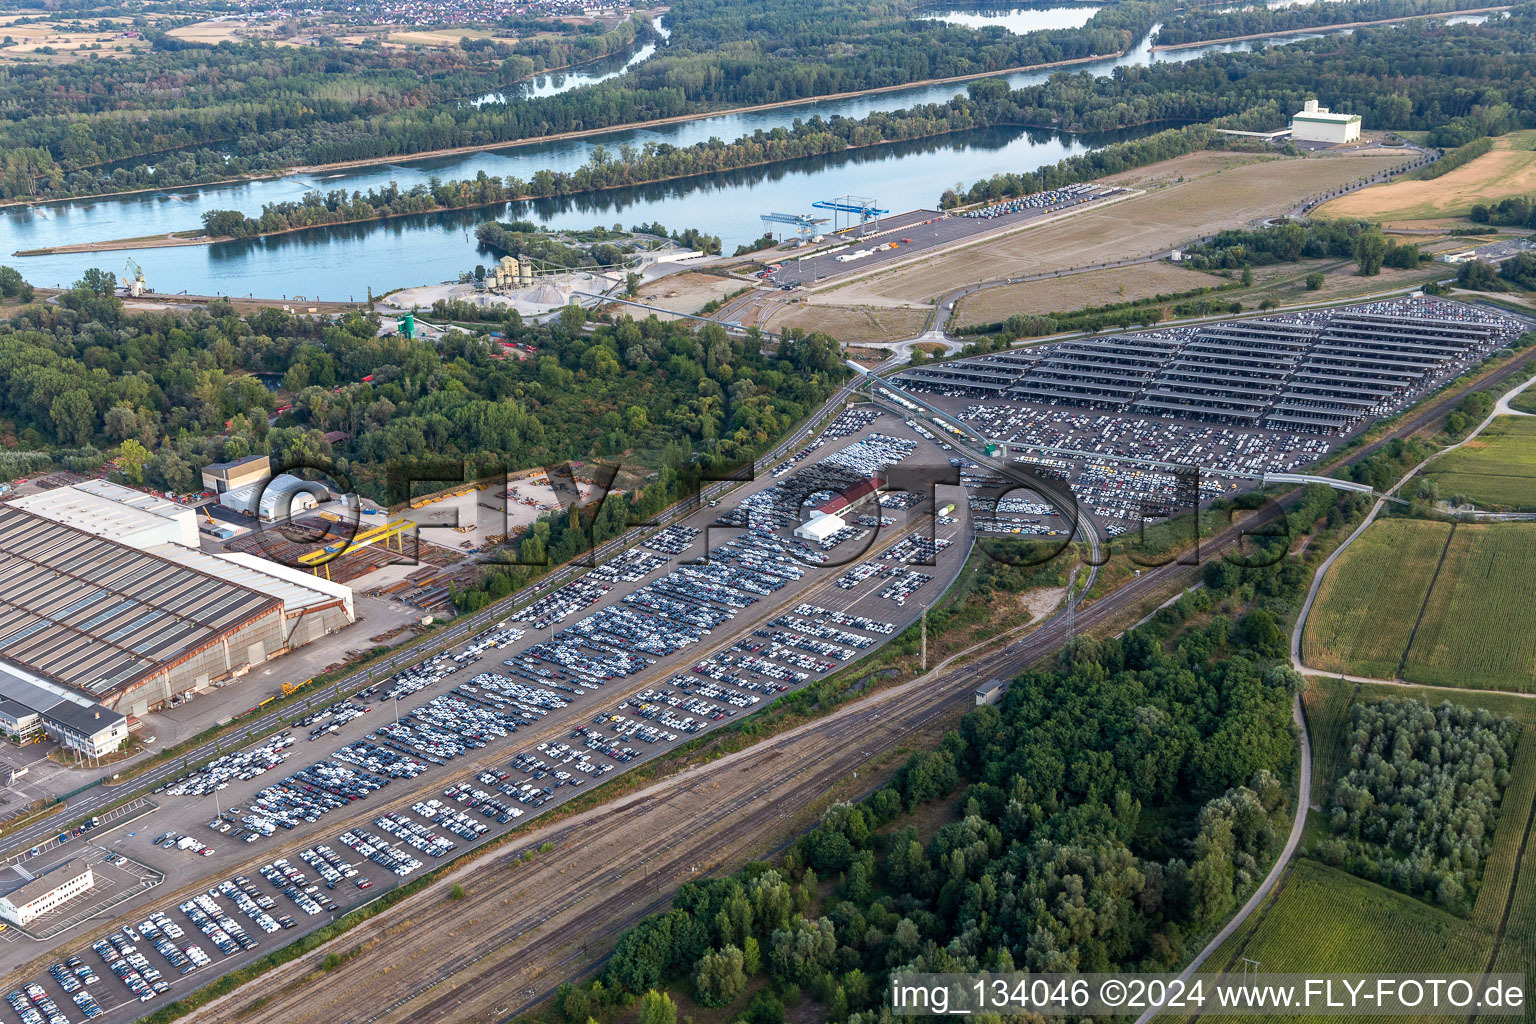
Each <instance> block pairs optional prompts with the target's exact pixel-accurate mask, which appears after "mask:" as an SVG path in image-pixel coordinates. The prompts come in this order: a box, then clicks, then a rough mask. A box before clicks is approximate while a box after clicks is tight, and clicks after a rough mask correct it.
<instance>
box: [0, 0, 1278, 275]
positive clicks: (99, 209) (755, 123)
mask: <svg viewBox="0 0 1536 1024" xmlns="http://www.w3.org/2000/svg"><path fill="white" fill-rule="evenodd" d="M1019 10H1021V9H1019V8H1009V9H1004V8H999V9H998V14H999V15H1000V16H1004V17H1010V18H1017V16H1018V11H1019ZM1022 10H1027V9H1022ZM1047 10H1048V9H1047ZM1154 32H1155V29H1154ZM1277 41H1292V39H1291V38H1287V39H1284V40H1277ZM1264 42H1266V41H1262V40H1261V41H1257V43H1255V42H1244V43H1236V44H1225V45H1221V46H1211V47H1191V48H1189V49H1186V50H1174V51H1170V52H1167V53H1160V54H1155V55H1154V54H1152V53H1151V52H1150V47H1149V43H1148V40H1147V39H1143V40H1141V42H1140V43H1138V44H1137V46H1136V47H1134V48H1133V49H1132V50H1131V51H1130V52H1128V53H1126V54H1124V55H1123V56H1121V57H1118V58H1114V59H1109V60H1103V61H1097V62H1094V63H1092V64H1087V65H1083V68H1084V69H1085V70H1091V71H1093V72H1094V73H1096V74H1107V73H1108V72H1109V71H1111V70H1112V69H1113V68H1114V67H1116V66H1119V65H1131V64H1138V65H1139V64H1148V63H1150V62H1152V61H1153V60H1158V61H1189V60H1195V59H1197V58H1199V57H1200V56H1202V55H1203V54H1205V53H1208V52H1216V51H1223V52H1230V51H1233V50H1245V49H1250V48H1252V47H1253V46H1254V45H1262V43H1264ZM636 56H638V53H637V54H636ZM631 60H633V58H631ZM1047 76H1048V72H1043V71H1041V72H1021V73H1017V74H1013V75H1008V76H1004V77H1006V79H1007V81H1008V82H1009V83H1010V84H1011V85H1012V86H1014V87H1015V88H1017V87H1020V86H1023V85H1029V84H1035V83H1038V82H1041V81H1044V80H1045V79H1046V78H1047ZM961 88H963V86H959V85H943V86H915V87H913V88H910V89H902V90H898V91H894V92H886V93H878V94H874V95H869V96H860V97H854V98H850V99H844V100H836V101H828V102H822V103H815V104H806V105H804V106H796V107H788V108H779V109H775V110H765V111H759V112H752V113H743V114H731V115H724V116H719V117H711V118H705V119H702V120H698V121H690V122H686V123H682V124H674V125H667V126H663V127H660V128H655V129H646V130H635V129H627V130H620V131H615V132H610V133H607V134H604V135H602V136H598V137H592V138H586V139H574V140H567V141H562V142H551V143H540V144H536V145H527V146H517V147H511V148H507V149H501V150H494V151H487V152H479V153H470V154H464V155H461V156H454V157H443V158H438V159H431V160H402V161H400V162H398V163H394V164H388V165H378V166H373V167H364V168H358V169H355V170H350V171H345V172H339V173H332V174H319V175H289V176H286V177H283V178H280V179H274V180H266V181H255V182H245V183H241V184H237V185H225V186H208V187H203V188H191V189H181V190H175V191H171V192H163V193H148V194H144V195H137V196H127V197H122V198H115V199H106V200H82V201H76V202H70V203H60V204H55V205H50V206H45V207H17V208H12V209H8V210H6V211H5V215H4V216H3V217H0V253H4V254H9V253H11V252H14V251H15V250H18V249H35V248H42V247H45V246H51V245H67V244H76V243H82V242H91V241H103V240H108V239H114V238H134V237H139V236H144V235H152V234H158V233H169V232H174V231H182V230H187V229H192V228H197V227H199V226H201V218H202V214H203V212H204V211H206V210H211V209H238V210H241V211H242V212H245V213H247V214H251V215H255V214H258V213H259V212H260V210H261V207H262V205H263V204H264V203H271V202H278V201H282V200H291V199H298V198H299V197H301V196H302V195H303V194H304V193H305V192H307V191H310V190H312V189H322V190H327V189H333V188H346V189H349V190H350V189H359V190H363V191H366V190H367V189H369V188H370V187H374V186H382V185H385V184H387V183H389V182H391V181H394V182H397V183H398V184H399V185H400V186H401V187H402V188H409V187H411V186H413V185H415V184H417V183H418V182H425V181H427V180H428V179H429V178H430V177H433V176H436V177H439V178H442V179H445V180H446V179H453V178H469V177H474V176H475V175H476V174H477V173H479V172H480V171H482V170H483V171H485V172H486V173H487V174H493V175H501V176H504V177H505V176H509V175H511V176H517V177H520V178H523V179H525V180H526V179H529V178H531V177H532V176H533V174H534V172H536V171H538V170H540V169H542V168H549V169H551V170H573V169H575V168H577V167H579V166H581V165H582V164H583V163H585V162H586V161H587V159H588V156H589V154H590V153H591V151H592V148H593V146H595V145H598V144H601V145H603V146H605V147H607V148H608V149H609V150H610V151H614V150H617V148H618V147H619V146H621V145H623V144H626V143H628V144H631V145H637V146H638V145H642V144H644V143H645V142H647V141H655V142H665V143H670V144H672V145H674V146H688V145H691V144H693V143H695V142H702V141H705V140H708V139H709V138H711V137H715V138H720V139H724V140H730V139H734V138H737V137H739V136H741V135H746V134H750V133H751V132H753V131H756V130H758V129H763V130H771V129H772V128H774V127H777V126H780V125H788V124H790V123H792V122H793V121H794V119H796V118H804V117H808V116H811V115H812V114H820V115H822V116H831V115H834V114H841V115H844V116H846V117H855V118H857V117H864V116H866V115H867V114H869V113H872V112H874V111H877V110H897V109H900V108H903V107H908V106H911V105H913V104H918V103H934V102H941V101H943V100H947V99H948V98H949V97H951V96H953V95H954V94H955V93H956V92H957V91H959V90H960V89H961ZM1151 130H1155V129H1148V131H1151ZM1135 134H1140V133H1135V132H1132V133H1124V134H1117V135H1114V136H1110V137H1105V138H1093V137H1087V136H1074V135H1067V134H1062V133H1055V132H1037V131H1025V130H1021V129H988V130H983V131H975V132H965V133H959V134H955V135H947V136H942V137H940V138H938V139H932V140H925V141H921V142H914V143H906V144H900V145H891V146H880V147H876V148H873V149H869V150H858V151H852V152H847V153H840V154H835V155H832V156H828V157H821V158H814V159H808V160H801V161H794V162H791V163H787V164H779V165H775V166H773V167H768V168H757V169H748V170H743V171H737V172H731V173H726V174H717V175H709V176H700V177H695V178H687V179H682V180H679V181H674V182H668V183H665V184H662V185H658V186H651V187H641V188H632V189H622V190H614V191H610V192H599V193H591V194H587V195H582V196H573V197H567V198H561V199H555V200H531V201H525V202H519V203H513V204H508V205H507V206H503V207H492V208H485V209H479V210H472V211H464V212H460V213H453V214H429V215H424V216H420V217H408V218H400V219H396V220H390V221H380V222H369V223H366V224H358V225H347V226H340V227H323V228H314V229H310V230H306V231H302V232H296V233H294V234H289V235H279V236H275V237H272V238H266V239H257V240H254V241H241V242H227V243H221V244H217V245H209V246H187V247H181V248H166V249H146V250H139V251H134V252H127V253H125V252H105V253H100V254H92V253H67V254H62V255H57V256H35V257H12V258H8V259H7V262H9V263H10V264H12V265H13V266H16V267H17V268H18V269H19V270H20V271H21V272H22V274H23V276H24V277H26V279H27V280H29V281H31V282H32V283H33V284H36V285H41V286H55V285H62V284H68V283H69V282H71V281H73V280H75V279H77V278H78V277H79V276H80V274H81V272H82V271H84V270H85V269H87V268H89V267H95V266H99V267H103V268H106V269H109V270H112V271H114V272H118V271H120V270H121V268H122V267H123V266H124V262H125V260H126V259H127V258H128V257H129V256H131V257H133V259H134V260H136V261H137V262H138V263H140V264H141V265H142V266H143V267H144V271H145V275H146V277H147V279H148V281H149V284H150V287H152V288H154V289H155V290H156V291H158V292H161V293H174V292H181V291H188V292H191V293H193V294H215V293H218V294H227V295H237V296H245V295H256V296H260V297H264V298H279V297H287V296H291V295H295V294H301V295H304V296H306V297H307V298H308V299H311V300H314V299H317V298H318V299H325V300H348V299H355V298H359V297H361V296H363V295H364V294H366V292H367V290H368V288H369V287H370V286H371V287H372V288H373V289H374V291H375V292H379V291H385V290H388V289H391V288H397V287H402V286H407V285H415V284H425V283H430V282H435V281H441V280H451V279H454V278H456V277H457V276H458V273H459V272H460V271H462V270H467V269H471V268H473V266H474V265H475V264H476V263H484V262H488V261H489V257H488V256H487V255H486V254H485V253H483V252H481V251H480V250H479V248H478V246H477V244H476V242H475V240H474V225H475V224H478V223H480V222H482V221H485V220H490V219H508V218H510V217H519V218H528V219H532V220H535V221H538V222H540V223H543V224H546V225H548V226H551V227H558V228H582V227H591V226H593V225H594V224H605V225H610V224H615V223H617V224H622V225H623V226H625V227H629V226H631V225H634V224H640V223H652V222H655V221H660V222H661V223H662V224H665V225H667V226H668V227H670V228H682V227H700V228H702V229H704V230H707V231H708V232H709V233H711V234H716V235H719V236H720V237H721V239H722V241H723V242H724V245H725V251H726V252H730V251H732V250H733V249H734V248H735V247H736V246H737V245H738V244H740V243H742V242H747V241H750V240H752V239H755V238H757V237H758V236H759V235H761V234H762V232H763V224H762V222H761V221H760V219H759V215H760V214H763V213H769V212H784V213H803V212H809V211H810V204H811V203H812V202H813V201H815V200H817V199H824V198H830V197H834V196H838V195H842V194H845V193H856V194H860V195H868V196H874V197H876V198H877V199H878V201H879V203H880V205H881V206H882V207H885V208H887V209H890V210H892V211H897V212H899V211H904V210H910V209H916V208H920V207H925V206H926V207H932V206H933V204H935V203H936V202H937V201H938V197H939V194H940V193H941V192H942V191H943V190H944V189H945V188H947V187H949V186H951V185H953V184H954V183H956V182H957V181H964V182H967V183H969V182H971V181H974V180H976V179H978V178H983V177H987V176H989V175H992V174H995V173H1000V172H1005V171H1020V170H1032V169H1034V168H1037V167H1042V166H1045V165H1047V164H1051V163H1055V162H1056V161H1058V160H1061V159H1063V158H1064V157H1067V156H1071V155H1073V154H1075V153H1082V152H1086V151H1088V150H1090V149H1092V148H1094V147H1096V146H1101V145H1105V144H1108V143H1109V142H1111V141H1115V140H1116V139H1118V138H1124V137H1130V136H1132V135H1135Z"/></svg>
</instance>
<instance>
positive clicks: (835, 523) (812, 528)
mask: <svg viewBox="0 0 1536 1024" xmlns="http://www.w3.org/2000/svg"><path fill="white" fill-rule="evenodd" d="M847 525H848V524H847V523H845V522H843V519H842V516H834V515H828V514H827V513H825V512H812V513H811V518H809V519H807V520H806V521H805V522H803V523H801V524H800V525H799V526H797V527H795V536H796V537H799V538H800V539H801V540H808V541H810V542H811V543H812V544H820V543H821V542H822V541H824V540H826V539H827V538H828V537H830V536H832V535H833V534H834V533H836V532H837V531H838V530H841V529H842V528H843V527H844V526H847Z"/></svg>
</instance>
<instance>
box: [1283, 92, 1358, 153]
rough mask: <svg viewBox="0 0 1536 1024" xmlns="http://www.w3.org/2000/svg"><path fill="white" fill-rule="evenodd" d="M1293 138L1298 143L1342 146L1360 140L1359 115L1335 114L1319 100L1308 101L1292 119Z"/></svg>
mask: <svg viewBox="0 0 1536 1024" xmlns="http://www.w3.org/2000/svg"><path fill="white" fill-rule="evenodd" d="M1291 138H1292V139H1294V140H1295V141H1297V142H1326V143H1330V144H1332V145H1342V144H1344V143H1346V142H1354V141H1356V140H1357V139H1359V138H1360V115H1359V114H1335V113H1333V112H1332V111H1330V110H1329V109H1328V108H1327V107H1320V106H1318V105H1317V100H1307V102H1306V103H1305V104H1303V105H1302V108H1301V113H1299V114H1296V115H1295V116H1294V117H1292V118H1291Z"/></svg>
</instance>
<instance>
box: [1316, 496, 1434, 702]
mask: <svg viewBox="0 0 1536 1024" xmlns="http://www.w3.org/2000/svg"><path fill="white" fill-rule="evenodd" d="M1450 532H1451V527H1450V526H1449V525H1447V524H1445V523H1430V522H1421V521H1417V520H1406V519H1405V520H1389V521H1384V522H1379V523H1373V524H1371V526H1370V527H1369V528H1367V529H1366V531H1365V533H1363V534H1361V535H1360V537H1359V539H1358V540H1356V541H1355V542H1354V543H1353V544H1351V545H1350V546H1349V548H1348V549H1347V550H1346V551H1345V552H1344V553H1343V554H1342V555H1340V556H1339V560H1338V561H1337V562H1335V563H1334V565H1333V568H1331V569H1330V570H1328V575H1327V576H1325V577H1323V584H1322V586H1321V587H1319V588H1318V592H1317V601H1316V602H1315V603H1314V604H1313V606H1312V613H1311V614H1310V615H1309V616H1307V625H1306V629H1305V630H1303V632H1302V637H1301V642H1302V647H1301V649H1302V654H1303V660H1304V661H1305V662H1306V663H1307V664H1308V665H1310V666H1312V667H1313V668H1320V669H1324V670H1326V671H1329V672H1347V673H1349V674H1351V675H1364V676H1372V677H1374V678H1377V679H1394V678H1396V677H1397V670H1398V666H1399V665H1400V664H1401V663H1402V660H1403V651H1404V650H1405V649H1406V648H1407V647H1408V638H1409V636H1410V635H1411V634H1412V633H1413V624H1414V623H1415V622H1416V621H1418V617H1419V609H1420V608H1422V607H1423V606H1424V598H1425V596H1426V595H1427V594H1428V593H1429V584H1430V581H1431V580H1432V579H1433V578H1434V575H1435V566H1436V565H1438V564H1439V562H1440V553H1441V552H1442V551H1443V550H1444V549H1445V541H1446V537H1447V536H1449V534H1450Z"/></svg>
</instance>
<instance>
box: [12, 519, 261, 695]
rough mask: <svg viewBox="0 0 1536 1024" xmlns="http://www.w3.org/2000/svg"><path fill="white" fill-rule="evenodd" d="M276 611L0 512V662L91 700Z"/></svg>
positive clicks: (207, 580) (230, 589) (115, 546)
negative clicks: (80, 692) (63, 684)
mask: <svg viewBox="0 0 1536 1024" xmlns="http://www.w3.org/2000/svg"><path fill="white" fill-rule="evenodd" d="M278 604H279V600H278V599H277V598H274V597H271V596H269V595H265V594H260V593H257V592H256V591H253V590H250V589H248V588H245V587H242V586H239V585H237V584H234V583H231V582H228V581H226V580H223V579H218V578H216V577H214V576H210V575H207V574H205V573H202V572H198V571H196V570H194V569H191V568H188V567H186V566H184V565H179V564H177V563H175V562H171V561H168V560H166V559H164V558H161V557H159V556H156V555H153V554H150V553H148V552H144V551H137V550H134V549H133V548H130V547H128V546H127V545H124V544H119V543H116V542H114V541H111V540H107V539H105V538H102V537H95V536H92V535H90V534H88V533H85V532H84V531H81V530H76V529H72V528H71V527H69V526H65V525H63V524H61V523H55V522H52V521H50V520H48V519H45V518H43V517H42V516H37V515H33V514H32V513H30V512H26V511H23V510H22V509H18V508H14V507H10V506H0V658H3V659H5V660H6V661H10V662H13V663H14V664H16V665H19V666H23V667H24V668H26V669H29V670H30V671H32V672H36V673H37V674H39V675H41V676H46V677H48V678H50V679H56V680H59V681H61V682H67V683H69V684H70V685H71V686H77V687H80V688H81V689H83V690H85V691H87V692H88V693H91V694H93V695H96V696H101V695H103V694H106V693H109V692H113V691H116V690H118V689H120V688H122V687H124V686H127V685H129V684H131V683H132V682H133V681H135V680H137V679H139V678H141V677H143V676H146V675H149V674H152V673H154V672H156V671H159V670H160V669H161V668H163V667H164V666H165V665H167V664H168V663H170V662H173V661H175V660H177V659H179V658H181V657H182V656H184V655H185V654H186V653H188V652H190V651H193V650H197V649H200V648H202V647H203V646H205V645H207V644H210V643H212V642H214V641H215V640H217V639H218V638H219V636H220V635H222V634H223V633H225V632H227V631H229V630H231V629H234V628H236V627H238V626H240V625H242V624H244V623H246V622H249V621H250V620H251V619H253V618H255V617H257V616H259V615H261V614H263V613H265V612H268V611H270V610H272V609H274V608H275V607H276V606H277V605H278Z"/></svg>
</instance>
